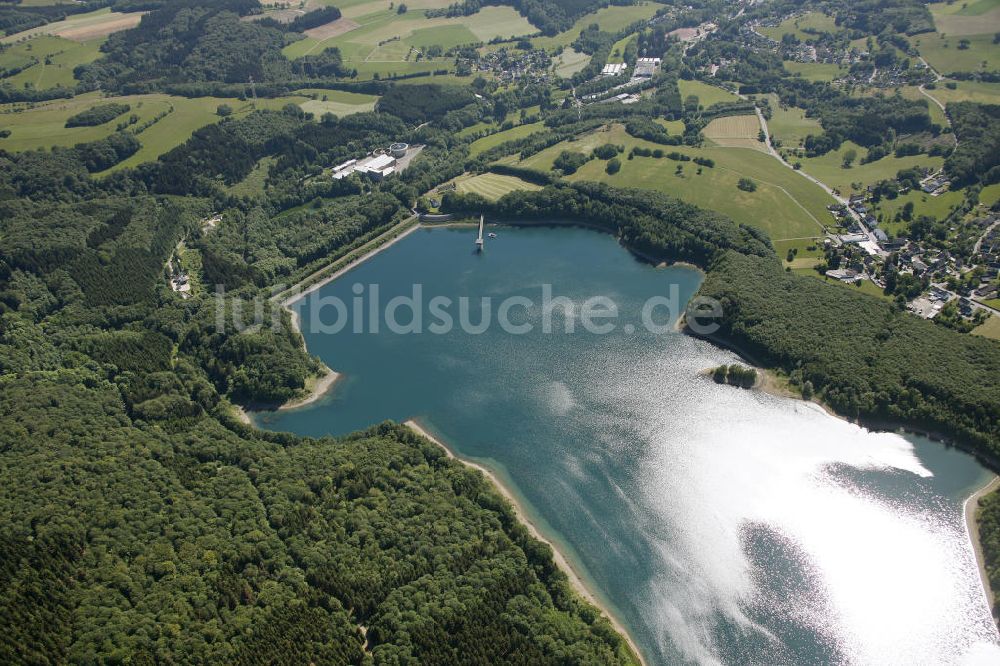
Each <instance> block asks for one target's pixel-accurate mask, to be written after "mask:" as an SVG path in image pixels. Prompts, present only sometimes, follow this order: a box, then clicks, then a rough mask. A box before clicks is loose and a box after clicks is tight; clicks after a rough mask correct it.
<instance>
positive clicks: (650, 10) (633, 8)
mask: <svg viewBox="0 0 1000 666" xmlns="http://www.w3.org/2000/svg"><path fill="white" fill-rule="evenodd" d="M662 8H663V5H661V4H659V3H657V2H647V1H645V0H639V2H638V3H637V4H634V5H625V6H614V5H613V6H610V7H604V8H602V9H599V10H597V11H596V12H591V13H590V14H586V15H585V16H581V17H580V18H579V19H577V21H576V23H575V24H573V27H572V28H570V29H569V30H566V31H565V32H561V33H559V34H558V35H553V36H552V37H535V38H533V39H532V40H531V42H532V44H534V45H535V48H539V49H547V50H551V49H555V48H556V47H559V46H565V47H568V46H569V45H570V44H572V43H573V41H574V40H575V39H576V38H577V37H579V36H580V32H581V31H582V30H585V29H586V28H587V26H589V25H591V24H593V23H596V24H597V25H599V26H600V27H601V30H604V31H605V32H618V31H619V30H622V29H623V28H626V27H628V26H629V25H631V24H632V23H635V22H636V21H642V20H643V19H648V18H652V17H653V15H654V14H656V12H658V11H659V10H660V9H662ZM534 32H537V29H534V28H532V30H530V31H529V32H528V33H524V34H531V33H534Z"/></svg>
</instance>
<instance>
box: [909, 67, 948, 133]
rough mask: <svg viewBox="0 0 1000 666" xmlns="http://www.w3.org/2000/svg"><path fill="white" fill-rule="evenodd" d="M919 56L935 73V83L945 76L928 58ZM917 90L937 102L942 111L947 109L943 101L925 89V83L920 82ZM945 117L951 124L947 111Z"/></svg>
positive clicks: (930, 70) (928, 68) (931, 71)
mask: <svg viewBox="0 0 1000 666" xmlns="http://www.w3.org/2000/svg"><path fill="white" fill-rule="evenodd" d="M917 57H918V58H920V62H922V63H924V67H926V68H927V71H928V72H930V73H931V74H933V75H934V82H935V83H936V82H938V81H940V80H941V79H943V78H944V77H943V76H941V75H940V74H938V71H937V70H936V69H934V68H933V67H931V66H930V64H929V63H928V62H927V61H926V60H924V57H923V56H917ZM917 90H919V91H920V94H921V95H923V96H924V97H926V98H927V99H929V100H930V101H932V102H934V103H935V104H937V105H938V107H939V108H940V109H941V110H942V111H945V108H944V104H942V103H941V101H940V100H938V98H937V97H934V95H931V94H930V93H929V92H927V90H925V89H924V84H923V83H921V84H920V86H919V87H918V88H917ZM944 117H945V118H946V119H947V120H948V124H949V125H950V124H951V119H950V118H948V114H947V112H945V116H944Z"/></svg>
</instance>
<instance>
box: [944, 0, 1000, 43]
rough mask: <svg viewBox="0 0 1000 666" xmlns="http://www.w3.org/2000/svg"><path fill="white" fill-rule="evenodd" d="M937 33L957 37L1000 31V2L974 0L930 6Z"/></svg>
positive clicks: (994, 0) (996, 0)
mask: <svg viewBox="0 0 1000 666" xmlns="http://www.w3.org/2000/svg"><path fill="white" fill-rule="evenodd" d="M929 9H930V10H931V15H932V16H933V17H934V27H935V28H937V31H938V32H940V33H944V34H946V35H954V36H956V37H958V36H963V35H983V34H987V33H990V34H992V33H994V32H998V31H1000V1H998V0H972V1H971V2H953V3H952V4H950V5H949V4H948V3H946V2H942V3H936V4H932V5H930V6H929Z"/></svg>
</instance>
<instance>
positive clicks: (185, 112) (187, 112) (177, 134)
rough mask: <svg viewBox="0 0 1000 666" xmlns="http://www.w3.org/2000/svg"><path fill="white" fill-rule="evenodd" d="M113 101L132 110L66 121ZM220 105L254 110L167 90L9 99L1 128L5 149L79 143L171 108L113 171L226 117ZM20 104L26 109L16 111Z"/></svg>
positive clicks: (274, 105) (279, 101) (268, 104)
mask: <svg viewBox="0 0 1000 666" xmlns="http://www.w3.org/2000/svg"><path fill="white" fill-rule="evenodd" d="M303 101H305V98H303V97H299V96H294V97H282V98H276V99H261V100H260V101H259V102H258V104H257V106H258V108H267V109H280V108H281V107H283V106H284V105H285V104H288V103H294V104H298V103H301V102H303ZM107 102H120V103H124V104H129V105H130V106H131V107H132V109H131V111H129V113H126V114H123V115H122V116H121V118H119V119H116V120H113V121H111V122H108V123H105V124H103V125H98V126H96V127H66V126H65V124H66V119H67V118H69V117H70V116H72V115H75V114H77V113H79V112H81V111H83V110H84V109H87V108H89V107H91V106H95V105H97V104H104V103H107ZM220 104H228V105H229V106H230V107H232V108H233V110H234V113H233V116H234V117H241V116H244V115H246V114H248V113H250V112H251V111H252V110H253V109H252V106H251V104H250V103H248V102H242V101H240V100H238V99H231V98H220V97H197V98H193V99H189V98H186V97H174V96H171V95H163V94H151V95H128V96H124V97H107V98H105V97H101V96H100V94H99V93H88V94H86V95H80V96H78V97H75V98H73V99H69V100H57V101H54V102H48V103H45V104H38V105H36V106H34V107H33V108H28V107H27V106H26V105H9V104H8V105H3V106H0V129H9V130H11V135H10V136H9V137H7V138H6V139H0V148H2V149H4V150H8V151H11V152H20V151H24V150H36V149H38V148H51V147H53V146H73V145H75V144H78V143H85V142H89V141H96V140H98V139H103V138H104V137H106V136H108V135H109V134H111V133H112V132H114V131H115V129H116V127H117V124H118V122H119V121H120V120H124V119H127V118H128V117H129V116H130V115H132V114H133V113H134V114H135V115H136V116H138V118H139V122H138V123H137V125H142V124H143V123H145V122H146V121H150V120H153V119H154V118H156V117H157V116H159V115H160V114H162V113H166V115H165V116H164V117H163V118H161V119H160V120H158V121H157V122H156V123H154V124H153V125H151V126H150V127H148V128H147V129H146V130H145V131H143V132H142V133H141V134H139V135H138V138H139V141H140V143H142V148H141V149H139V151H138V152H137V153H136V154H135V155H132V156H131V157H129V158H128V159H127V160H125V161H123V162H121V163H119V164H117V165H115V166H114V167H112V168H111V169H110V170H109V172H110V171H115V170H118V169H122V168H124V167H131V166H136V165H138V164H141V163H143V162H149V161H152V160H155V159H156V158H157V157H159V156H160V155H162V154H163V153H166V152H167V151H169V150H170V149H171V148H174V147H175V146H178V145H180V144H181V143H183V142H184V141H187V140H188V138H190V136H191V134H193V133H194V131H195V130H196V129H198V128H200V127H204V126H205V125H208V124H211V123H215V122H218V121H219V120H221V118H220V117H219V116H218V114H217V113H216V109H217V108H218V107H219V105H220ZM15 108H19V109H20V110H17V111H15V110H14V109H15Z"/></svg>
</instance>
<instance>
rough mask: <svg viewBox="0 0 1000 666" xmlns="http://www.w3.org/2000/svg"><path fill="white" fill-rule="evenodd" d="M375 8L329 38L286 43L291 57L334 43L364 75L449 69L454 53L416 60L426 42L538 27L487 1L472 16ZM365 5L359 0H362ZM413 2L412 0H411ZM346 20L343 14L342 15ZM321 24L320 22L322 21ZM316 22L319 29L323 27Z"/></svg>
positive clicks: (447, 43) (446, 44)
mask: <svg viewBox="0 0 1000 666" xmlns="http://www.w3.org/2000/svg"><path fill="white" fill-rule="evenodd" d="M377 4H378V8H376V7H375V6H374V4H372V5H371V6H370V7H369V8H374V9H376V11H375V13H369V14H366V15H364V16H358V17H357V18H354V19H351V20H352V21H354V22H355V23H356V24H357V26H356V27H354V28H353V29H351V30H348V31H346V32H342V33H339V34H336V35H333V36H330V37H329V38H325V39H317V38H312V37H307V38H306V39H303V40H300V41H297V42H294V43H292V44H290V45H288V46H287V47H285V49H284V53H285V55H286V56H287V57H289V58H293V59H294V58H301V57H302V56H305V55H309V54H313V53H319V52H321V51H322V50H323V49H326V48H328V47H331V46H336V47H338V48H339V49H340V52H341V54H342V55H343V58H344V63H345V64H346V65H347V66H349V67H353V68H355V69H357V70H358V72H359V74H360V75H361V76H362V77H370V76H372V75H374V74H376V73H378V74H380V75H392V74H405V73H413V72H428V71H433V70H436V69H450V67H451V65H452V63H453V60H452V59H451V58H443V57H442V58H433V59H432V58H424V57H422V56H420V60H417V57H418V55H419V54H418V51H420V50H421V49H425V48H427V47H428V46H440V47H441V48H443V49H448V48H451V47H454V46H459V45H462V44H470V43H474V42H480V41H482V42H486V41H489V40H491V39H493V38H494V37H512V36H517V35H525V34H530V33H532V32H535V28H534V27H532V26H531V24H530V23H528V22H527V20H525V18H524V17H523V16H521V15H520V14H518V13H517V12H516V11H514V9H512V8H511V7H492V6H491V7H484V8H483V9H481V10H480V11H479V12H477V13H476V14H474V15H472V16H465V17H460V18H446V17H437V18H427V17H426V16H424V13H423V12H422V11H419V10H416V9H413V8H411V9H410V11H408V12H407V13H405V14H397V13H396V12H395V11H390V10H388V8H387V7H388V4H387V3H383V2H379V3H377ZM359 6H361V5H359ZM407 6H408V7H409V5H407ZM340 20H341V21H343V20H344V19H340ZM321 28H322V26H321ZM321 28H317V29H316V30H320V29H321Z"/></svg>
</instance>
